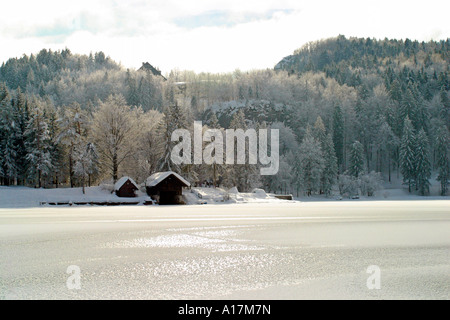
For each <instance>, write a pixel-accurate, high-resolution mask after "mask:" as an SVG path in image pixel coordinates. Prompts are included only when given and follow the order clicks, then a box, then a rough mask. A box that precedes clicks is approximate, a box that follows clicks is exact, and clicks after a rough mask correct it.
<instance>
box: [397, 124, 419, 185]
mask: <svg viewBox="0 0 450 320" xmlns="http://www.w3.org/2000/svg"><path fill="white" fill-rule="evenodd" d="M415 154H416V135H415V133H414V128H413V125H412V123H411V120H409V118H408V117H406V119H405V122H404V125H403V135H402V139H401V142H400V169H401V173H402V175H403V183H407V184H408V190H409V192H411V188H412V186H413V185H414V183H415V178H416V160H415Z"/></svg>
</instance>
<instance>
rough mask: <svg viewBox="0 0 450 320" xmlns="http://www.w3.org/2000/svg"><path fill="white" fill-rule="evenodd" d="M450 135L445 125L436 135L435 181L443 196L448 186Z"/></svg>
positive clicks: (449, 179)
mask: <svg viewBox="0 0 450 320" xmlns="http://www.w3.org/2000/svg"><path fill="white" fill-rule="evenodd" d="M449 146H450V135H449V133H448V129H447V127H446V126H445V125H442V126H441V127H440V128H439V129H438V131H437V135H436V157H437V161H436V162H437V163H436V164H437V169H438V176H437V180H438V181H439V182H440V183H441V195H443V196H445V195H446V194H447V191H448V186H449V184H450V161H449V152H450V147H449Z"/></svg>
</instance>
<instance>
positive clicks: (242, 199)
mask: <svg viewBox="0 0 450 320" xmlns="http://www.w3.org/2000/svg"><path fill="white" fill-rule="evenodd" d="M432 188H435V186H432ZM436 190H437V189H436ZM432 191H435V190H432ZM437 194H438V192H437V191H436V192H432V195H431V196H426V197H424V196H420V195H415V194H410V193H408V190H407V189H406V188H405V187H401V186H397V185H393V186H391V188H390V189H389V188H386V189H383V190H380V191H378V192H376V193H375V195H374V196H372V197H367V196H360V197H359V198H358V199H347V198H342V197H341V196H339V195H338V194H337V192H335V194H334V195H332V196H329V197H326V196H324V195H320V196H310V197H306V196H301V197H295V195H294V200H292V201H289V200H281V199H277V198H276V197H275V195H274V194H271V193H266V192H265V191H264V190H263V189H255V190H253V192H250V193H243V192H239V191H238V190H237V189H236V188H231V189H228V190H226V189H223V188H205V187H193V188H191V189H185V190H183V196H184V199H185V202H186V204H188V205H201V204H233V203H236V204H239V203H263V204H264V203H274V204H276V203H288V202H299V201H301V202H310V201H369V200H370V201H379V200H445V199H449V198H450V197H449V196H446V197H442V196H438V195H437ZM148 200H149V197H148V196H147V195H146V194H145V192H142V191H138V192H137V197H135V198H120V197H118V196H116V195H115V194H114V193H111V191H110V190H108V188H105V187H104V186H103V187H102V186H97V187H87V188H86V193H85V194H83V192H82V189H81V188H57V189H43V188H41V189H36V188H28V187H21V186H10V187H6V186H0V208H29V207H38V206H41V205H47V206H50V205H51V204H55V203H59V204H63V206H64V205H65V206H69V205H72V204H73V205H77V204H78V203H85V204H88V203H89V202H94V203H104V204H105V203H118V202H120V203H122V204H123V203H130V204H136V203H137V204H138V205H143V204H144V202H145V201H148Z"/></svg>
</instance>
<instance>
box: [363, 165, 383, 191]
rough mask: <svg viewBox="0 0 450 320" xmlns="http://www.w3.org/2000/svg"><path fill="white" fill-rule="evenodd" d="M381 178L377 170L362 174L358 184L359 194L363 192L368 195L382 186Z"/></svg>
mask: <svg viewBox="0 0 450 320" xmlns="http://www.w3.org/2000/svg"><path fill="white" fill-rule="evenodd" d="M381 183H382V179H381V175H380V173H379V172H374V171H371V172H370V173H367V174H364V175H362V176H361V177H360V178H359V186H360V188H361V194H365V195H367V196H369V197H371V196H373V195H374V193H375V192H376V191H378V190H380V189H381V188H382V185H381Z"/></svg>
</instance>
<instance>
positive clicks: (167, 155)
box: [157, 104, 188, 173]
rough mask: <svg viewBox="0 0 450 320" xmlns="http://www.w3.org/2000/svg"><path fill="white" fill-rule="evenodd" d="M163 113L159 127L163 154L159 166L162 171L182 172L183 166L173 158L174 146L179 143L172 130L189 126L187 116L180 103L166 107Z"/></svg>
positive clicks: (160, 147)
mask: <svg viewBox="0 0 450 320" xmlns="http://www.w3.org/2000/svg"><path fill="white" fill-rule="evenodd" d="M163 114H164V115H163V118H162V119H161V121H160V123H159V125H158V129H157V131H158V135H159V140H160V142H161V143H160V145H159V149H160V154H161V156H160V161H159V163H158V168H159V170H160V171H174V172H176V173H181V171H182V167H181V166H180V165H179V164H176V163H173V162H172V160H171V154H172V148H173V147H174V146H175V144H176V143H177V142H173V141H172V132H174V131H175V130H176V129H187V128H188V123H187V120H186V116H185V114H184V112H183V110H182V108H181V107H180V106H179V105H178V104H175V105H173V106H171V107H166V108H164V112H163Z"/></svg>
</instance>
